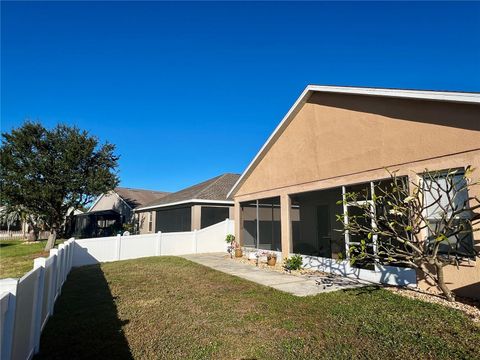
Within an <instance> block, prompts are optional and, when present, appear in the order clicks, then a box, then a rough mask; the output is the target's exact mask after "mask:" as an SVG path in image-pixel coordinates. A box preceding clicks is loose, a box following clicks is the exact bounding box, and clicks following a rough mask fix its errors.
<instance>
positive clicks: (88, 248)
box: [73, 236, 118, 266]
mask: <svg viewBox="0 0 480 360" xmlns="http://www.w3.org/2000/svg"><path fill="white" fill-rule="evenodd" d="M116 245H117V237H116V236H109V237H103V238H94V239H82V240H75V246H74V250H73V252H74V256H73V266H82V265H90V264H97V263H99V262H104V261H105V262H106V261H115V260H117V259H118V258H117V248H116Z"/></svg>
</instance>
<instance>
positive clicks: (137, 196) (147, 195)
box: [115, 187, 170, 209]
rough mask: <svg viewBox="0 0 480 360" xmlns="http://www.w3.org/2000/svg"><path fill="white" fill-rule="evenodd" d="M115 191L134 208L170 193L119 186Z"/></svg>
mask: <svg viewBox="0 0 480 360" xmlns="http://www.w3.org/2000/svg"><path fill="white" fill-rule="evenodd" d="M115 192H116V193H117V194H118V196H120V197H121V198H122V199H123V200H124V201H125V202H126V203H127V204H128V205H129V206H130V207H131V208H132V209H133V208H136V207H137V206H143V205H145V204H147V203H149V202H152V201H155V200H158V199H160V198H162V197H164V196H166V195H168V194H170V193H168V192H165V191H154V190H143V189H131V188H123V187H117V188H115Z"/></svg>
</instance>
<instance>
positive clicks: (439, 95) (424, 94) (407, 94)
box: [227, 85, 480, 198]
mask: <svg viewBox="0 0 480 360" xmlns="http://www.w3.org/2000/svg"><path fill="white" fill-rule="evenodd" d="M314 92H327V93H342V94H354V95H369V96H385V97H395V98H405V99H417V100H433V101H450V102H461V103H470V104H480V94H479V93H471V92H470V93H469V92H451V91H432V90H402V89H388V88H368V87H349V86H325V85H308V86H307V87H306V88H305V89H304V90H303V92H302V93H301V95H300V96H299V97H298V98H297V100H296V101H295V103H294V104H293V105H292V107H291V108H290V109H289V110H288V112H287V113H286V115H285V116H284V117H283V119H282V121H281V122H280V123H279V124H278V125H277V127H276V128H275V130H274V131H273V132H272V134H271V135H270V136H269V137H268V139H267V141H265V143H264V144H263V146H262V147H261V148H260V150H259V151H258V153H257V154H256V155H255V157H254V158H253V160H252V161H251V162H250V164H248V166H247V168H246V169H245V171H244V172H243V173H242V175H241V176H240V178H239V179H238V180H237V182H236V183H235V184H234V185H233V187H232V189H231V190H230V191H229V192H228V194H227V198H230V197H231V196H232V195H233V194H235V192H236V191H237V190H238V187H239V186H240V185H241V184H243V182H244V181H245V178H246V176H247V175H249V174H250V172H251V171H252V170H253V168H254V167H255V166H256V165H257V164H258V162H259V161H260V159H261V158H263V155H264V154H265V153H266V151H267V150H269V149H270V147H271V146H272V145H273V143H274V142H275V140H276V139H277V138H278V137H279V136H280V134H281V131H282V130H283V129H284V128H286V127H287V126H288V124H289V123H290V121H291V120H292V119H293V117H294V116H295V115H296V114H297V113H298V112H299V111H300V108H301V106H302V105H303V104H305V103H306V102H307V101H308V99H309V98H310V96H311V95H312V94H313V93H314Z"/></svg>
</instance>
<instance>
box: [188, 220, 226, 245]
mask: <svg viewBox="0 0 480 360" xmlns="http://www.w3.org/2000/svg"><path fill="white" fill-rule="evenodd" d="M229 230H230V224H229V220H227V221H223V222H221V223H218V224H214V225H212V226H209V227H207V228H205V229H202V230H199V231H197V246H196V252H197V253H209V252H225V251H227V243H226V242H225V236H226V234H227V233H229Z"/></svg>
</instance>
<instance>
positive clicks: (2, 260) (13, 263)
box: [0, 240, 63, 279]
mask: <svg viewBox="0 0 480 360" xmlns="http://www.w3.org/2000/svg"><path fill="white" fill-rule="evenodd" d="M62 242H63V240H57V241H56V244H57V245H58V244H60V243H62ZM46 243H47V241H46V240H45V241H38V242H35V243H32V244H25V243H24V241H22V240H0V279H3V278H7V277H13V278H19V277H22V276H23V275H24V274H25V273H26V272H27V271H29V270H31V269H32V267H33V259H35V258H37V257H40V256H48V252H44V251H43V249H44V248H45V244H46Z"/></svg>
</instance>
